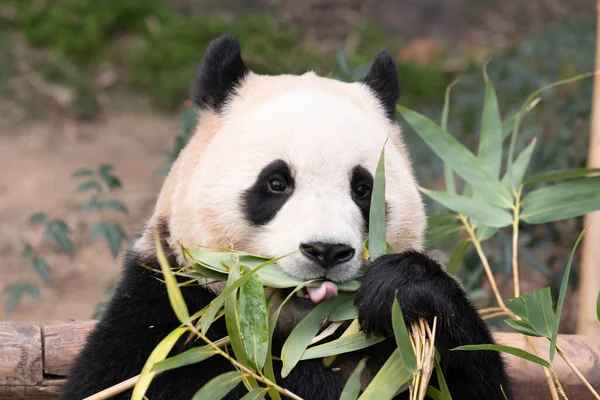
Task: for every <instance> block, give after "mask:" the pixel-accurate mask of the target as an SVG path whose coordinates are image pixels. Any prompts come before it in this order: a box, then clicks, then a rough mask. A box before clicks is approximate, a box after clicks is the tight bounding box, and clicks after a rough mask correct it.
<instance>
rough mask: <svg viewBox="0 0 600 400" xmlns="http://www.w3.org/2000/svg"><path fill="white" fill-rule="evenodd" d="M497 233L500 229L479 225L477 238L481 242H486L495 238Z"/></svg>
mask: <svg viewBox="0 0 600 400" xmlns="http://www.w3.org/2000/svg"><path fill="white" fill-rule="evenodd" d="M496 232H498V228H492V227H490V226H485V225H482V224H479V226H478V227H477V231H476V236H477V239H479V241H481V242H483V241H484V240H488V239H489V238H491V237H492V236H494V235H495V234H496Z"/></svg>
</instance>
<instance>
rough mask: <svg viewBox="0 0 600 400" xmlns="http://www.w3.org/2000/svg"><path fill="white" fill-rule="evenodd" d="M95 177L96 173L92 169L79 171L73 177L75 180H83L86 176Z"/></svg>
mask: <svg viewBox="0 0 600 400" xmlns="http://www.w3.org/2000/svg"><path fill="white" fill-rule="evenodd" d="M92 175H94V171H92V170H91V169H80V170H79V171H75V172H74V173H73V175H71V176H72V177H73V178H81V177H84V176H92Z"/></svg>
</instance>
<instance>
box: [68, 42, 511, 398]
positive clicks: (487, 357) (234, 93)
mask: <svg viewBox="0 0 600 400" xmlns="http://www.w3.org/2000/svg"><path fill="white" fill-rule="evenodd" d="M398 97H399V85H398V78H397V71H396V66H395V63H394V61H393V59H392V57H391V55H390V54H389V53H388V52H386V51H381V52H380V53H379V54H378V55H377V56H376V58H375V60H374V62H373V63H372V67H371V69H370V71H369V72H368V74H367V75H366V77H365V78H364V80H362V81H360V82H354V83H345V82H341V81H337V80H334V79H330V78H325V77H320V76H317V75H316V74H314V73H313V72H308V73H305V74H303V75H277V76H266V75H259V74H256V73H254V72H252V71H251V70H250V69H248V68H247V66H246V65H245V63H244V61H243V59H242V57H241V52H240V46H239V44H238V42H237V40H236V39H235V38H234V37H232V36H230V35H224V36H221V37H218V38H216V39H215V40H213V41H212V42H211V43H210V45H209V46H208V48H207V50H206V52H205V55H204V58H203V60H202V62H201V64H200V67H199V74H198V78H197V82H196V85H195V88H194V96H193V99H194V103H195V105H196V106H197V107H198V110H199V122H198V126H197V131H196V132H195V135H194V136H193V137H192V138H191V140H190V141H189V143H188V145H187V146H186V147H185V148H184V149H183V150H182V152H181V154H180V155H179V157H178V158H177V160H176V162H175V163H174V164H173V167H172V169H171V171H170V173H169V174H168V176H167V178H166V180H165V182H164V184H163V187H162V190H161V191H160V195H159V197H158V200H157V203H156V207H155V209H154V211H153V214H152V215H151V217H150V218H149V220H148V222H147V225H146V227H145V228H144V231H143V234H142V235H141V237H140V238H139V240H138V241H137V242H136V243H135V244H134V246H132V248H131V249H130V250H129V251H128V253H127V255H126V257H125V261H124V269H123V275H122V279H121V281H120V283H119V285H118V287H117V289H116V291H115V293H114V295H113V297H112V299H111V301H110V303H109V306H108V307H107V310H106V312H105V314H104V316H103V317H102V319H101V320H100V321H99V322H98V324H97V326H96V327H95V329H94V331H93V332H92V333H91V334H90V335H89V337H88V339H87V343H86V344H85V347H84V348H83V350H82V351H81V353H80V354H79V355H78V357H77V359H76V361H75V363H74V365H73V367H72V369H71V371H70V374H69V377H68V380H67V382H66V384H65V385H64V388H63V390H62V393H61V395H60V398H61V399H64V400H67V399H68V400H70V399H82V398H84V397H86V396H89V395H91V394H93V393H96V392H98V391H101V390H103V389H105V388H107V387H110V386H112V385H115V384H117V383H119V382H121V381H124V380H126V379H129V378H131V377H133V376H135V375H137V374H139V373H140V371H141V368H142V366H143V365H144V362H145V361H146V359H147V358H148V356H149V354H150V353H151V351H152V350H153V349H154V347H155V346H156V345H157V344H158V343H159V342H160V341H161V339H163V338H164V337H165V336H166V335H167V334H168V333H169V332H171V331H172V330H173V329H174V328H176V327H177V326H178V325H179V322H178V320H177V318H176V316H175V314H174V313H173V311H172V308H171V306H170V304H169V300H168V297H167V292H166V288H165V285H164V284H163V283H161V282H160V280H159V279H157V278H160V275H157V274H155V273H154V272H153V271H152V270H151V269H155V270H156V269H159V270H160V267H159V266H158V262H157V259H156V256H155V246H154V236H153V235H154V231H155V228H156V227H158V229H159V231H160V234H161V237H162V238H163V246H164V247H165V248H167V249H168V258H169V261H170V263H171V265H173V266H183V265H184V257H183V255H182V254H181V251H180V245H183V246H185V247H187V248H200V247H202V246H211V247H231V248H233V249H236V250H241V251H246V252H249V253H253V254H260V255H264V256H269V257H277V256H281V255H283V254H287V253H289V252H291V251H294V250H298V251H297V252H295V253H294V254H293V255H291V256H289V257H286V258H284V259H282V260H281V261H279V262H278V267H279V268H280V269H281V271H283V272H284V273H286V274H289V275H290V276H292V277H296V278H300V279H303V280H310V279H319V278H320V279H324V282H323V284H322V285H321V286H320V287H319V288H316V289H311V291H310V293H308V296H302V297H294V298H293V299H292V301H291V302H290V303H288V304H287V305H286V307H285V308H284V310H283V312H282V315H281V318H280V320H279V324H278V326H277V329H276V334H275V339H274V345H273V346H274V354H277V352H278V351H279V350H280V348H281V345H282V343H283V341H284V340H285V337H286V335H287V334H289V332H290V331H291V329H292V328H293V326H294V324H296V323H297V322H298V321H299V320H300V319H301V318H302V317H304V316H305V315H306V314H307V313H308V312H309V311H310V310H311V309H312V307H313V306H314V304H316V303H318V302H320V301H322V300H323V299H325V298H330V297H332V296H335V295H336V294H337V284H339V283H341V282H346V281H349V280H352V279H358V278H360V279H361V286H360V289H359V290H358V292H357V293H356V307H357V309H358V315H359V322H360V327H361V329H362V330H363V331H365V332H366V333H368V334H376V333H377V334H386V335H388V336H389V337H390V339H389V340H386V341H384V342H381V343H379V344H377V345H375V346H373V347H370V348H367V349H365V350H362V351H357V352H354V353H350V354H346V355H343V356H340V357H338V358H337V360H336V363H335V364H334V365H332V367H331V368H327V367H325V366H324V365H323V363H322V362H321V360H319V359H317V360H307V361H302V362H300V363H299V364H298V365H297V367H295V368H294V369H293V370H292V372H291V373H290V374H289V375H288V376H287V377H286V378H285V379H279V380H278V382H279V383H280V385H281V386H283V387H285V388H287V389H289V390H290V391H292V392H293V393H295V394H297V395H299V396H300V397H302V398H304V399H310V400H330V399H331V400H333V399H339V397H340V394H341V392H342V389H343V387H344V385H345V382H346V379H347V378H348V377H349V375H350V373H351V372H352V371H353V369H354V367H355V366H356V364H357V362H358V361H359V360H360V359H362V358H363V357H368V363H367V369H366V370H365V372H364V373H363V376H362V378H363V380H362V385H363V388H364V387H365V385H366V384H367V383H368V381H369V380H370V379H371V378H372V377H373V376H374V374H375V373H376V372H377V371H378V369H379V368H380V367H381V366H382V365H383V363H384V362H385V360H386V359H387V358H388V356H389V355H390V354H391V352H392V351H393V349H395V341H394V339H393V329H392V327H391V306H392V303H393V298H394V295H395V293H396V292H397V299H398V302H399V304H400V307H401V309H402V310H403V312H404V316H405V318H406V320H407V321H408V322H410V321H414V320H416V319H418V318H419V317H420V316H423V317H425V318H427V319H428V320H429V321H432V319H433V317H434V316H437V318H438V323H437V326H438V329H437V343H436V346H437V348H438V350H439V351H440V354H441V362H442V368H443V372H444V374H445V378H446V381H447V383H448V386H449V389H450V392H451V394H452V396H453V398H454V399H457V400H464V399H502V398H504V396H503V394H502V391H501V387H502V388H503V390H504V392H505V393H506V395H507V397H508V398H511V386H510V382H509V379H508V376H507V373H506V369H505V365H504V363H503V360H502V358H501V356H500V355H499V353H497V352H494V351H480V352H471V351H465V352H461V351H452V352H450V351H449V350H450V349H452V348H454V347H456V346H459V345H465V344H482V343H493V339H492V336H491V334H490V332H489V330H488V328H487V327H486V325H485V323H484V322H483V320H482V319H481V318H480V317H479V316H478V314H477V311H476V310H475V309H474V307H473V306H472V305H471V304H470V302H469V300H468V299H467V297H466V296H465V293H464V292H463V290H462V289H461V287H460V285H459V284H458V283H457V282H456V281H455V279H453V278H452V277H451V276H450V275H448V274H447V273H446V272H445V271H444V269H443V267H442V266H441V265H440V264H439V263H438V262H436V261H435V260H433V259H432V258H430V257H429V256H428V255H426V254H425V253H424V252H423V247H424V243H423V242H424V230H425V225H426V217H425V211H424V206H423V202H422V199H421V197H420V194H419V191H418V186H417V183H416V180H415V176H414V174H413V170H412V166H411V162H410V156H409V154H408V153H407V149H406V147H405V146H404V144H403V140H402V137H401V131H400V128H399V127H398V125H397V122H396V116H395V105H396V102H397V100H398ZM384 146H385V168H386V221H387V222H386V223H387V241H388V242H389V244H390V245H391V246H392V248H393V249H394V251H395V253H394V254H392V255H385V256H382V257H380V258H378V259H376V260H375V261H374V262H372V263H371V264H370V265H368V266H365V264H364V262H363V258H362V252H361V249H362V247H363V245H364V242H365V240H366V237H367V226H368V219H369V207H370V199H371V190H372V188H373V179H374V178H373V177H374V174H375V170H376V167H377V163H378V160H379V156H380V154H381V150H382V148H383V147H384ZM141 265H145V266H147V267H150V268H144V267H142V266H141ZM222 289H223V286H222V285H217V284H213V285H210V286H208V287H205V286H196V287H185V288H183V289H182V291H183V295H184V298H185V301H186V302H187V305H188V308H189V309H190V310H191V311H192V312H194V311H197V310H200V309H201V308H203V307H205V306H206V305H207V304H208V303H209V302H210V301H211V300H212V299H213V298H214V297H215V296H216V293H219V291H220V290H222ZM276 296H280V295H279V294H276ZM281 296H283V295H281ZM306 297H308V298H306ZM276 298H277V297H276ZM221 320H222V319H220V320H219V321H221ZM219 321H217V322H216V323H215V324H213V326H212V327H211V330H210V331H209V334H208V336H209V337H210V338H211V339H212V340H217V339H219V338H221V337H223V336H226V335H227V333H226V330H225V326H224V324H222V323H221V322H219ZM202 344H203V343H197V342H195V343H187V342H186V341H185V340H184V338H182V339H181V340H180V342H178V343H177V344H176V346H175V347H174V349H173V350H172V353H171V354H175V353H177V352H181V351H183V350H184V349H186V348H188V347H189V346H193V345H202ZM275 367H276V368H280V367H281V365H280V364H277V363H275ZM231 369H232V367H231V365H230V363H229V362H228V361H227V360H225V359H224V358H222V357H219V356H214V357H212V358H210V359H209V360H207V361H204V362H202V363H199V364H195V365H191V366H188V367H184V368H180V369H175V370H172V371H168V372H165V373H163V374H161V375H158V376H156V377H155V378H154V380H153V382H152V384H151V385H150V388H149V390H148V392H147V397H148V398H149V399H150V400H163V399H164V400H166V399H169V400H172V399H190V398H191V397H192V396H193V395H194V393H195V392H196V391H197V390H198V389H199V388H200V387H201V386H202V385H203V384H204V383H206V382H207V381H208V380H209V379H211V378H213V377H215V376H217V375H219V374H221V373H223V372H226V371H228V370H231ZM432 382H433V383H434V384H435V377H434V379H433V380H432ZM245 393H247V391H246V389H245V388H244V387H243V385H242V384H240V385H239V386H238V387H237V388H235V389H234V390H233V391H232V392H230V393H229V394H228V395H227V396H226V398H227V399H239V398H241V397H242V396H243V395H244V394H245ZM130 395H131V391H128V392H125V393H123V394H121V395H118V396H116V398H129V397H130ZM397 398H399V399H403V398H408V397H407V392H405V393H402V394H400V395H398V397H397Z"/></svg>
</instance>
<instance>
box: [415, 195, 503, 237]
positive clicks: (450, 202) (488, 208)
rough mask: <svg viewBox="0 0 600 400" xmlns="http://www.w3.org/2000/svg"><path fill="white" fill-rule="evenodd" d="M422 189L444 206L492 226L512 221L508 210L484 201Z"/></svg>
mask: <svg viewBox="0 0 600 400" xmlns="http://www.w3.org/2000/svg"><path fill="white" fill-rule="evenodd" d="M421 191H422V192H423V193H425V194H426V195H427V196H429V197H431V198H432V199H433V200H435V201H437V202H438V203H440V204H442V205H443V206H445V207H448V208H449V209H451V210H453V211H456V212H457V213H460V214H464V215H466V216H467V217H469V218H473V219H475V220H477V221H480V222H481V223H483V224H485V225H488V226H490V227H494V228H503V227H505V226H508V225H510V223H511V222H512V216H511V215H510V213H509V212H508V211H506V210H503V209H501V208H499V207H496V206H494V205H491V204H487V203H484V202H483V201H477V200H474V199H471V198H468V197H466V196H460V195H456V194H450V193H445V192H439V191H436V190H428V189H421Z"/></svg>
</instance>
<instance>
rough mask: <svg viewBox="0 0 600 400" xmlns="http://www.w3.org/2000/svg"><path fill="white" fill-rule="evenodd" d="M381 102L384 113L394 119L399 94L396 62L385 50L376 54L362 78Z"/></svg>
mask: <svg viewBox="0 0 600 400" xmlns="http://www.w3.org/2000/svg"><path fill="white" fill-rule="evenodd" d="M362 82H363V83H364V84H365V85H367V86H368V87H369V88H370V89H371V90H372V91H373V94H374V95H375V96H377V98H378V99H379V101H380V102H381V105H382V106H383V109H384V111H385V115H386V116H387V117H388V118H389V119H391V120H392V121H395V120H396V102H397V101H398V97H399V96H400V87H399V83H398V72H397V71H396V62H395V61H394V58H393V57H392V55H391V54H390V53H389V52H387V51H386V50H382V51H380V52H379V54H377V57H376V58H375V61H374V62H373V65H371V69H370V70H369V73H368V74H367V76H366V77H365V78H364V79H363V80H362Z"/></svg>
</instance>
